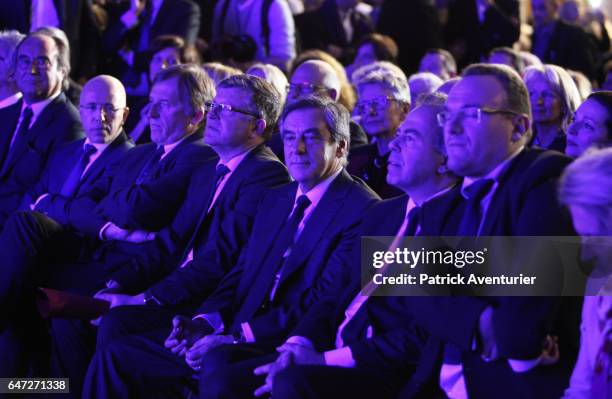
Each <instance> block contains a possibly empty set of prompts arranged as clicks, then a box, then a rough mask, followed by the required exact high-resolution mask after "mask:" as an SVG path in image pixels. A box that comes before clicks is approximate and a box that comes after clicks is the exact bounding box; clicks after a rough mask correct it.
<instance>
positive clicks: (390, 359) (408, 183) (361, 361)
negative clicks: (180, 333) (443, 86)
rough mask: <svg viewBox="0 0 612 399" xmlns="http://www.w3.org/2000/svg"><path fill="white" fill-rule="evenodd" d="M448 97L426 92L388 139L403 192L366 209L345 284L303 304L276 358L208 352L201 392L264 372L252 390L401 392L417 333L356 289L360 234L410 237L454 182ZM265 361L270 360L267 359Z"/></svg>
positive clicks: (228, 387)
mask: <svg viewBox="0 0 612 399" xmlns="http://www.w3.org/2000/svg"><path fill="white" fill-rule="evenodd" d="M445 98H446V96H444V95H431V96H428V97H427V98H425V99H423V104H424V105H421V106H419V107H418V108H416V109H415V110H413V111H412V112H411V113H409V114H408V116H407V117H406V119H405V120H404V121H403V123H402V124H401V125H400V127H399V129H398V134H397V136H396V138H395V139H393V140H392V141H391V143H390V148H391V156H390V170H389V175H388V179H389V182H390V183H393V184H394V185H396V186H397V187H399V188H401V190H402V192H404V193H405V194H404V195H402V196H400V197H397V198H394V199H390V200H386V201H383V202H381V203H379V204H376V205H375V206H373V207H372V208H371V209H370V210H368V212H367V213H366V214H365V215H364V217H363V222H362V225H361V227H360V229H359V234H358V236H357V242H356V243H355V244H354V248H353V253H352V262H350V264H351V266H352V270H351V275H350V283H349V284H348V285H347V287H346V289H344V290H343V291H341V292H340V291H339V292H330V293H329V294H328V295H327V296H326V297H325V298H323V299H321V300H320V301H318V302H317V303H316V304H315V305H314V306H313V307H312V308H310V309H309V310H308V312H307V313H306V315H305V316H304V317H303V318H302V320H301V321H300V323H299V324H298V325H297V327H296V328H295V329H294V330H293V331H292V333H291V334H290V335H291V337H290V338H288V339H287V340H286V342H285V344H283V346H282V347H281V348H280V349H279V350H280V351H281V355H280V356H279V355H278V354H269V355H265V356H263V357H259V358H256V359H249V360H246V361H236V360H235V359H232V357H231V355H232V350H231V347H219V348H217V349H215V350H213V351H212V352H210V354H209V355H207V356H206V357H205V359H204V361H203V365H202V367H204V368H205V370H203V371H202V372H201V374H202V378H203V380H202V381H201V384H200V385H201V386H202V387H203V388H202V392H201V396H202V397H206V398H217V397H226V398H228V397H247V396H249V395H251V394H252V393H253V392H254V391H255V389H256V388H257V387H258V385H261V384H262V383H263V380H264V376H263V375H264V374H265V373H268V376H267V377H266V382H267V384H266V386H264V387H261V388H259V389H257V392H256V394H257V395H262V394H263V393H265V392H266V391H269V390H270V389H271V388H272V386H274V392H273V393H272V396H277V395H278V396H280V397H299V396H300V395H304V391H302V392H301V393H299V394H298V393H297V391H296V390H298V391H299V390H301V389H304V390H308V391H309V392H311V393H312V394H313V395H314V396H315V397H318V398H321V397H330V398H332V397H341V396H346V397H355V396H363V397H373V396H375V397H386V396H388V397H394V396H395V395H396V394H397V392H399V390H400V388H401V386H402V384H403V383H404V382H405V381H406V379H407V378H408V376H409V375H410V373H411V372H412V371H413V370H414V368H415V364H416V360H417V359H418V356H419V353H420V346H421V345H422V334H421V333H420V332H418V329H417V328H415V327H414V325H413V323H412V322H411V321H410V317H409V316H406V315H402V314H401V311H398V310H397V309H393V308H392V309H388V308H387V307H381V306H376V304H375V305H370V303H371V302H372V300H373V299H375V298H370V297H369V295H370V294H371V292H370V291H369V290H370V288H371V287H368V288H367V289H366V288H364V290H363V291H366V292H367V293H365V294H362V295H359V292H360V288H361V286H360V278H361V275H362V274H361V272H360V270H359V269H360V265H361V261H360V259H361V245H360V242H359V241H360V239H361V236H394V235H395V236H396V237H397V238H400V237H403V236H412V235H414V234H415V233H416V231H417V230H418V219H419V218H418V212H419V209H420V207H421V206H422V205H423V203H425V202H426V201H427V200H429V199H431V198H433V197H436V196H438V195H441V194H442V193H444V192H447V191H448V190H449V189H450V188H451V187H452V186H453V185H454V184H455V183H456V180H457V178H456V177H455V176H454V175H453V174H452V173H450V172H448V169H447V168H446V157H445V152H444V146H443V135H442V129H441V128H440V127H439V126H438V125H437V123H436V114H437V113H438V112H440V111H442V110H443V107H444V101H445ZM391 246H393V244H392V245H391ZM387 249H389V247H386V248H384V250H387ZM378 299H379V300H382V299H381V298H378ZM372 306H374V307H372ZM400 310H401V308H400ZM399 337H406V338H405V339H399ZM411 340H414V341H411ZM402 343H405V346H403V347H402V346H401V344H402ZM289 358H290V362H289V363H290V364H292V365H294V366H297V367H295V368H294V369H293V370H291V371H290V373H292V375H293V376H294V377H297V376H298V375H299V377H297V378H293V377H292V379H291V382H289V377H288V376H287V375H284V376H281V375H280V374H277V373H279V372H280V371H281V370H282V369H284V368H286V366H287V365H288V364H287V360H289ZM275 359H276V361H275ZM267 362H273V363H269V364H267V365H264V364H265V363H267ZM307 364H308V366H305V365H307ZM262 365H263V366H262ZM257 366H260V367H259V368H258V369H257V371H256V372H255V373H256V374H257V375H260V376H259V377H258V376H257V375H254V374H253V369H254V368H255V367H257ZM302 366H304V367H302ZM275 375H279V376H280V380H279V379H276V378H275ZM231 381H241V384H239V385H238V384H234V383H232V382H231ZM272 381H274V383H273V384H272ZM280 381H284V382H285V383H284V384H283V386H285V387H288V386H293V391H292V393H290V394H289V393H288V392H286V391H285V392H281V391H280V390H279V389H280V388H279V383H280ZM298 381H299V382H298ZM204 387H206V389H205V390H204Z"/></svg>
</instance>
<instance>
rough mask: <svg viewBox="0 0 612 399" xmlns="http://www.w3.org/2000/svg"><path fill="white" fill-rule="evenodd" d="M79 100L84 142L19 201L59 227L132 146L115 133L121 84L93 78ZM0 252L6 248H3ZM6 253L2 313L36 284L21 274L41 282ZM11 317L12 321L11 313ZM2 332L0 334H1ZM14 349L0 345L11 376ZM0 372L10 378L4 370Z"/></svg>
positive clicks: (64, 238) (65, 243) (66, 239)
mask: <svg viewBox="0 0 612 399" xmlns="http://www.w3.org/2000/svg"><path fill="white" fill-rule="evenodd" d="M81 101H82V105H81V109H80V111H81V120H82V121H83V125H84V128H85V133H86V135H87V138H86V139H83V140H78V141H75V142H73V143H69V144H67V145H66V146H65V147H63V148H60V149H59V150H58V151H57V152H56V153H55V154H54V156H53V157H52V158H51V160H50V161H49V164H48V166H47V168H46V169H45V172H44V174H43V177H42V179H41V180H40V181H39V182H38V184H37V185H36V187H35V188H34V189H33V190H32V191H30V192H28V193H26V195H25V196H24V199H23V209H26V210H29V209H30V208H31V209H34V210H36V211H37V212H41V213H44V214H45V215H47V216H48V217H50V218H53V219H54V220H55V221H57V223H58V224H59V225H62V226H66V225H67V216H66V210H67V206H68V204H69V202H70V200H71V199H72V198H74V197H76V196H78V195H79V194H80V193H83V192H86V191H88V190H90V189H91V187H92V186H93V185H95V183H96V181H98V180H99V179H100V178H101V177H102V176H103V175H104V173H105V170H106V169H114V168H116V167H117V164H118V163H119V161H120V160H121V158H122V157H123V156H124V155H125V154H126V152H127V151H128V150H129V149H130V148H131V147H132V145H131V144H130V143H129V142H128V139H127V136H126V135H125V133H124V132H123V131H122V129H121V127H122V125H123V122H124V121H125V117H126V116H127V112H128V110H127V108H126V104H125V91H124V89H123V85H121V82H119V81H118V80H117V79H115V78H112V77H110V76H98V77H96V78H94V79H92V80H91V81H89V82H88V83H87V84H86V85H85V87H84V89H83V95H82V96H81ZM58 227H59V226H58ZM72 234H73V232H71V231H69V230H68V229H66V230H65V231H62V233H61V235H60V234H58V237H57V240H55V241H54V242H53V244H52V245H54V246H55V245H57V246H58V247H59V248H57V249H56V251H57V252H58V253H60V252H62V251H69V250H71V249H70V248H69V246H70V245H72V244H74V240H72V239H71V235H72ZM8 236H11V237H10V238H8ZM16 236H17V235H16V232H15V231H14V230H13V229H7V230H6V231H5V232H4V235H3V238H0V241H1V242H2V243H6V240H7V238H8V239H11V240H12V239H14V238H16ZM2 248H3V250H6V249H7V248H6V247H5V246H4V245H3V246H2ZM11 253H12V252H10V251H6V254H7V256H8V257H9V258H8V259H7V262H6V267H5V268H4V270H3V274H4V278H3V280H2V281H3V284H2V288H0V303H2V306H3V307H6V309H12V308H18V307H19V304H21V303H23V302H24V301H27V298H26V297H27V296H32V295H33V292H32V286H31V283H32V282H34V283H35V284H36V283H37V282H38V281H28V277H27V276H34V278H33V280H42V279H43V277H42V276H41V275H43V274H44V273H38V272H36V271H33V270H32V269H31V267H34V264H29V265H24V264H22V263H21V262H19V261H17V260H16V259H11V258H10V254H11ZM13 316H14V317H18V315H17V314H15V315H13ZM9 317H11V315H9ZM5 333H6V331H4V332H3V333H2V334H3V336H4V335H5ZM19 349H20V345H15V347H14V351H11V350H9V348H7V347H6V346H5V345H4V342H3V345H2V348H1V349H0V352H1V353H2V354H3V357H4V358H5V359H7V360H6V362H4V364H6V365H8V367H9V368H12V370H14V371H15V372H16V373H17V374H16V375H22V374H23V369H22V367H21V365H25V364H27V356H24V354H22V353H21V354H20V353H19ZM19 357H21V359H20V358H19ZM1 374H2V375H11V374H10V373H8V372H7V370H5V369H2V372H1Z"/></svg>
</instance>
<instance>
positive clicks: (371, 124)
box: [347, 64, 410, 198]
mask: <svg viewBox="0 0 612 399" xmlns="http://www.w3.org/2000/svg"><path fill="white" fill-rule="evenodd" d="M356 83H357V90H358V92H359V101H358V102H357V104H356V105H355V112H356V113H357V114H358V115H359V123H360V124H361V126H362V127H363V129H364V130H365V132H366V133H367V134H368V136H370V138H371V140H372V141H373V143H372V144H367V145H364V146H361V147H359V148H356V149H354V150H353V151H351V154H350V156H349V164H348V167H347V170H348V171H349V173H350V174H352V175H355V176H358V177H360V178H362V179H363V180H364V181H365V182H366V183H367V184H368V185H369V186H370V187H371V188H372V190H374V191H375V192H376V193H377V194H378V195H380V196H381V198H391V197H395V196H397V195H400V194H401V193H402V191H401V190H399V189H397V188H396V187H394V186H391V185H389V184H387V181H386V178H387V164H388V160H389V153H390V149H389V143H390V142H391V140H393V138H394V137H395V132H396V130H397V128H398V126H399V125H400V123H402V121H403V120H404V117H405V116H406V114H407V113H408V111H409V110H410V89H409V88H408V81H407V80H406V76H405V75H404V74H403V73H402V74H401V75H400V74H399V73H396V72H394V70H391V69H388V68H384V64H381V68H380V69H378V70H374V71H372V72H369V73H368V74H366V75H365V76H363V77H361V78H359V80H358V81H357V82H356Z"/></svg>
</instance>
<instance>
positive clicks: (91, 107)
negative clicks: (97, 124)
mask: <svg viewBox="0 0 612 399" xmlns="http://www.w3.org/2000/svg"><path fill="white" fill-rule="evenodd" d="M79 108H80V109H81V110H83V111H85V112H86V113H88V114H94V113H95V114H100V111H103V112H104V114H105V115H108V116H113V115H115V113H117V112H118V111H121V110H122V109H125V107H121V108H115V107H114V106H113V104H95V103H88V104H84V105H80V106H79Z"/></svg>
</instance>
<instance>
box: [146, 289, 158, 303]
mask: <svg viewBox="0 0 612 399" xmlns="http://www.w3.org/2000/svg"><path fill="white" fill-rule="evenodd" d="M144 304H145V305H157V306H159V305H161V303H160V302H159V300H157V298H155V297H154V296H153V294H151V292H149V291H145V293H144Z"/></svg>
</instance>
